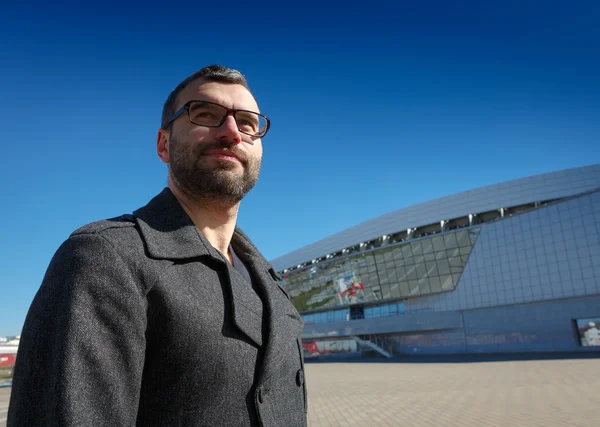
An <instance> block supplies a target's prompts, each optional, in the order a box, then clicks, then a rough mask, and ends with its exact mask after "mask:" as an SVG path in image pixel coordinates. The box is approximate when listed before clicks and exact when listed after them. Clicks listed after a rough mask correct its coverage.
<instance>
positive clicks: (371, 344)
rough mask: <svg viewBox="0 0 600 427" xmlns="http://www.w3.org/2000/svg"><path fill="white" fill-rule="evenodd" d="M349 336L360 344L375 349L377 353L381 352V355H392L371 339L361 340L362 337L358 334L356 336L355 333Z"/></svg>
mask: <svg viewBox="0 0 600 427" xmlns="http://www.w3.org/2000/svg"><path fill="white" fill-rule="evenodd" d="M350 338H352V339H353V340H354V341H356V342H357V343H358V344H360V345H361V346H365V347H369V348H370V349H371V350H374V351H376V352H377V353H379V354H381V355H382V356H383V357H392V355H391V354H390V353H388V352H387V351H385V350H384V349H383V348H381V347H379V346H378V345H377V344H375V343H374V342H373V341H369V340H363V339H362V338H360V337H359V336H356V335H353V336H351V337H350Z"/></svg>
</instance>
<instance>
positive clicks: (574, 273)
mask: <svg viewBox="0 0 600 427" xmlns="http://www.w3.org/2000/svg"><path fill="white" fill-rule="evenodd" d="M272 263H273V266H274V267H275V268H276V269H277V270H278V272H279V275H280V276H281V277H282V278H283V285H284V287H285V288H286V290H287V292H288V294H289V295H290V298H291V299H292V302H293V303H294V305H295V306H296V308H297V309H298V310H299V311H300V313H301V314H302V316H303V318H304V321H305V327H304V332H303V334H304V335H303V339H304V349H305V356H306V357H312V356H320V357H324V356H333V355H336V354H340V353H344V354H346V353H353V354H356V355H381V356H400V355H414V354H417V355H419V354H467V353H492V352H493V353H498V352H558V351H561V352H563V351H569V352H571V351H572V352H586V351H600V165H594V166H588V167H582V168H577V169H570V170H565V171H560V172H555V173H549V174H544V175H538V176H533V177H529V178H524V179H519V180H515V181H510V182H506V183H502V184H497V185H492V186H488V187H484V188H479V189H476V190H471V191H467V192H464V193H460V194H456V195H452V196H448V197H444V198H442V199H438V200H433V201H430V202H427V203H423V204H420V205H416V206H412V207H409V208H405V209H401V210H398V211H395V212H392V213H389V214H386V215H383V216H381V217H379V218H376V219H373V220H371V221H367V222H365V223H362V224H359V225H357V226H355V227H352V228H350V229H348V230H345V231H342V232H340V233H337V234H335V235H333V236H330V237H328V238H326V239H323V240H321V241H318V242H315V243H313V244H311V245H309V246H306V247H304V248H301V249H298V250H297V251H294V252H292V253H290V254H287V255H284V256H282V257H280V258H277V259H275V260H273V261H272Z"/></svg>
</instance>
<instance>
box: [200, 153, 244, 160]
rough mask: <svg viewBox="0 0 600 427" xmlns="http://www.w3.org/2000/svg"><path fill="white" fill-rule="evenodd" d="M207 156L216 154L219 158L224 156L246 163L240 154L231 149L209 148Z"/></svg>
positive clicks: (226, 158) (227, 158)
mask: <svg viewBox="0 0 600 427" xmlns="http://www.w3.org/2000/svg"><path fill="white" fill-rule="evenodd" d="M204 155H205V156H214V157H219V158H224V159H225V160H231V161H238V162H240V163H244V161H243V160H242V159H241V158H240V156H239V155H237V154H235V153H234V152H233V151H230V150H208V151H206V152H204Z"/></svg>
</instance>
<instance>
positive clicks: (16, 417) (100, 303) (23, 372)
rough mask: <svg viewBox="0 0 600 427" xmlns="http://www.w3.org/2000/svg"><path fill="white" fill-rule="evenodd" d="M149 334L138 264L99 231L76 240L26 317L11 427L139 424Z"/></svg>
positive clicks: (66, 246) (55, 263) (57, 259)
mask: <svg viewBox="0 0 600 427" xmlns="http://www.w3.org/2000/svg"><path fill="white" fill-rule="evenodd" d="M145 330H146V299H145V296H144V293H143V291H142V289H141V285H140V280H139V278H137V277H136V273H135V269H134V267H133V266H132V265H130V264H128V263H126V262H125V261H124V260H123V258H122V257H121V255H120V254H119V253H118V251H117V249H116V248H115V247H114V246H113V244H111V243H110V242H109V241H107V240H106V239H105V238H104V237H102V236H101V235H99V234H84V235H75V236H71V237H70V238H69V239H68V240H67V241H66V242H65V243H63V245H62V246H61V247H60V248H59V250H58V251H57V253H56V254H55V256H54V257H53V259H52V261H51V263H50V266H49V267H48V271H47V272H46V275H45V277H44V280H43V283H42V286H41V287H40V289H39V291H38V293H37V294H36V296H35V298H34V300H33V303H32V305H31V308H30V309H29V312H28V314H27V318H26V320H25V325H24V327H23V331H22V333H21V341H20V345H19V351H18V354H17V362H16V366H15V372H14V379H13V387H12V393H11V399H10V406H9V412H8V420H7V422H8V426H10V427H16V426H33V427H35V426H65V427H68V426H132V425H135V420H136V416H137V408H138V402H139V396H140V385H141V378H142V371H143V364H144V354H145Z"/></svg>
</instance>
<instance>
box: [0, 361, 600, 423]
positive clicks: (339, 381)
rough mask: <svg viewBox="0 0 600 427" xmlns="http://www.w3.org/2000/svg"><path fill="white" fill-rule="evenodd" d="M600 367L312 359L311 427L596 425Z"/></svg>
mask: <svg viewBox="0 0 600 427" xmlns="http://www.w3.org/2000/svg"><path fill="white" fill-rule="evenodd" d="M599 372H600V359H584V360H540V361H535V360H532V361H512V362H481V363H422V364H419V363H381V364H378V363H327V364H326V363H319V364H311V363H307V365H306V377H307V382H308V386H309V410H308V420H309V427H325V426H327V427H329V426H332V427H346V426H348V427H350V426H378V427H379V426H382V427H396V426H409V427H421V426H427V427H436V426H444V427H445V426H449V427H487V426H502V427H505V426H510V427H520V426H527V427H542V426H543V427H554V426H561V427H591V426H597V425H600V422H599V421H598V420H599V419H600V375H599ZM9 393H10V388H3V389H1V388H0V427H5V426H6V420H5V419H6V407H7V405H8V397H9Z"/></svg>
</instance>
